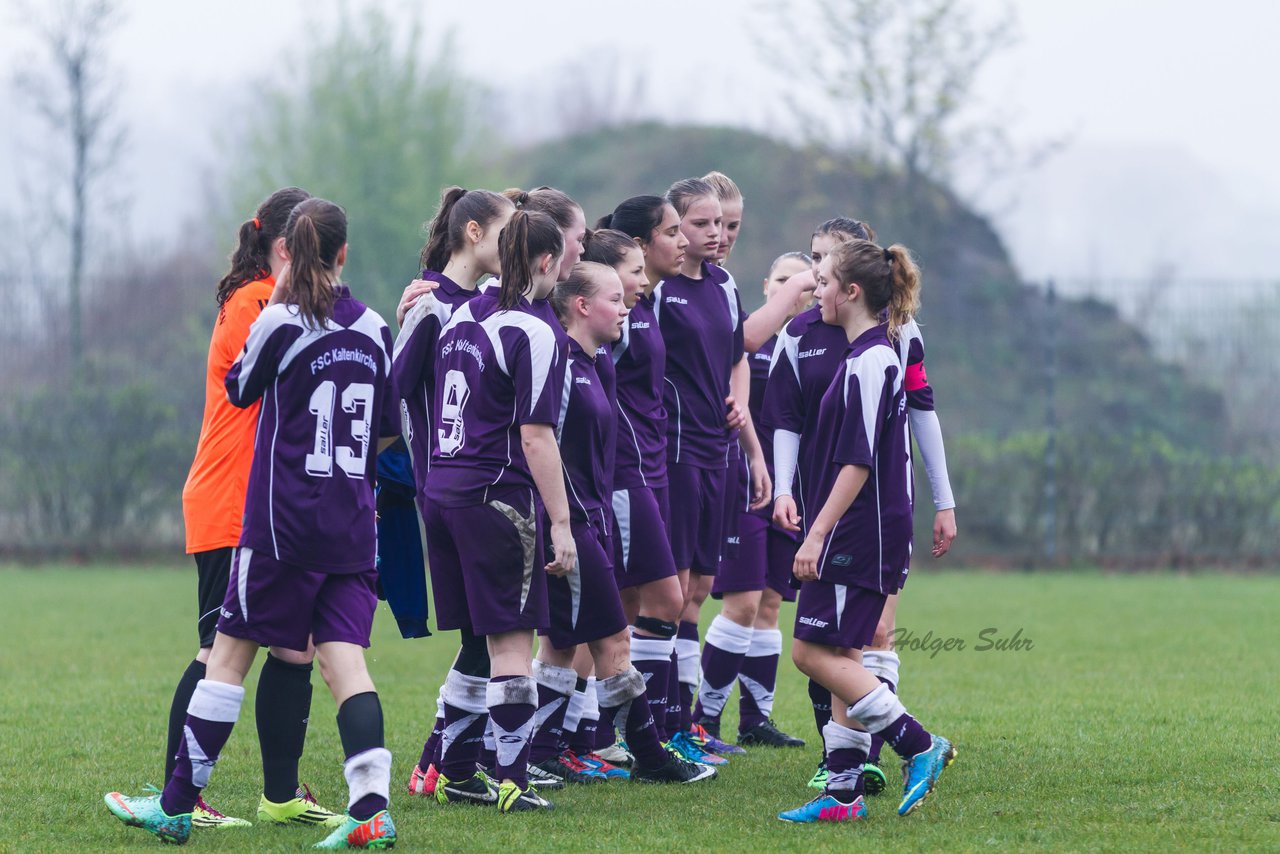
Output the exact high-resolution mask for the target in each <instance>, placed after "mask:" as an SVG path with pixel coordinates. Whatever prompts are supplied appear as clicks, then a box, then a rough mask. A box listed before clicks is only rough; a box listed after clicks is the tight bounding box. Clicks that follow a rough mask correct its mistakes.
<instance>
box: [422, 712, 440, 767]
mask: <svg viewBox="0 0 1280 854" xmlns="http://www.w3.org/2000/svg"><path fill="white" fill-rule="evenodd" d="M440 711H441V713H440V714H439V715H437V716H436V722H435V725H434V726H432V727H431V735H429V736H427V741H426V743H425V744H423V745H422V757H421V758H420V759H419V760H418V767H419V768H421V769H422V770H423V772H426V770H427V769H428V768H430V767H431V765H432V763H434V762H435V761H436V759H437V758H439V756H440V734H441V733H442V732H444V710H443V709H441V710H440ZM436 770H437V771H439V770H440V769H439V768H436Z"/></svg>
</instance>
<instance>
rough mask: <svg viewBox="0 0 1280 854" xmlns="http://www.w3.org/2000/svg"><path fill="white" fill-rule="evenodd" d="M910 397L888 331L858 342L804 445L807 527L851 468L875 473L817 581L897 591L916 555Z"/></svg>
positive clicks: (836, 534) (841, 525)
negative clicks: (910, 486)
mask: <svg viewBox="0 0 1280 854" xmlns="http://www.w3.org/2000/svg"><path fill="white" fill-rule="evenodd" d="M906 409H907V398H906V392H905V391H904V390H903V383H902V365H901V364H900V363H899V361H898V353H897V351H896V350H895V349H894V347H893V345H891V344H890V343H889V337H888V334H887V331H886V329H885V327H884V326H883V325H877V326H875V327H873V328H871V329H869V330H867V331H866V332H864V333H862V334H861V335H859V336H858V337H857V338H856V339H854V341H853V343H852V344H850V345H849V347H848V350H847V351H846V353H845V361H844V367H843V370H841V371H840V372H839V373H838V374H837V375H836V377H835V378H834V379H833V380H832V382H831V384H830V386H829V387H828V389H827V391H826V392H825V393H824V394H823V396H822V400H821V402H820V403H819V405H818V416H817V422H816V426H815V428H814V429H813V430H811V431H807V432H806V433H804V434H803V435H802V437H801V440H800V463H799V467H800V471H801V481H802V484H803V489H804V497H805V506H806V507H808V508H810V511H811V515H807V516H805V517H804V523H805V526H806V529H807V527H808V525H809V524H811V523H812V519H813V516H816V515H817V513H818V512H819V511H820V510H821V508H822V506H823V504H825V503H826V501H827V498H828V497H829V496H830V494H831V489H832V487H833V486H834V484H835V482H836V477H837V475H838V474H839V473H840V469H841V468H842V467H843V466H846V465H856V466H865V467H867V468H868V469H870V474H869V476H868V477H867V482H866V483H865V484H864V485H863V487H862V489H861V490H860V491H859V492H858V496H857V498H855V499H854V501H853V504H852V505H851V506H850V507H849V509H848V510H847V511H845V514H844V515H843V516H842V517H841V518H840V520H839V521H838V522H837V523H836V524H835V526H834V527H833V528H832V530H831V533H830V534H829V535H828V536H827V539H826V542H825V543H824V544H823V549H822V556H821V558H820V559H819V562H818V577H819V579H820V580H822V581H825V582H828V583H831V584H846V585H853V586H858V587H865V588H868V589H871V590H875V591H878V592H879V593H883V594H890V593H895V592H897V590H898V588H899V585H900V581H901V578H902V571H903V569H904V568H905V567H906V565H907V560H908V558H909V556H910V550H911V500H910V497H909V493H908V486H907V467H906V460H907V449H906V438H907V433H906V429H905V426H904V422H905V420H906Z"/></svg>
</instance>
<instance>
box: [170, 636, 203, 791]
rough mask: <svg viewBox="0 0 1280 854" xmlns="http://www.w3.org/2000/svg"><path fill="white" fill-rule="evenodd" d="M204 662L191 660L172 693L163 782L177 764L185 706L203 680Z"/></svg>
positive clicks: (185, 718)
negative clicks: (197, 684)
mask: <svg viewBox="0 0 1280 854" xmlns="http://www.w3.org/2000/svg"><path fill="white" fill-rule="evenodd" d="M204 670H205V668H204V662H203V661H196V660H192V662H191V663H190V664H188V665H187V669H186V671H185V672H184V673H183V674H182V678H181V679H179V680H178V687H177V688H175V689H174V691H173V705H171V706H170V707H169V737H168V739H167V741H166V742H165V755H164V782H166V783H167V782H169V778H170V777H172V776H173V769H174V767H175V766H176V765H177V764H178V745H179V744H181V743H182V728H183V727H184V726H185V725H186V723H187V706H189V705H191V695H192V694H194V693H195V692H196V683H198V682H199V681H200V680H201V679H203V678H204Z"/></svg>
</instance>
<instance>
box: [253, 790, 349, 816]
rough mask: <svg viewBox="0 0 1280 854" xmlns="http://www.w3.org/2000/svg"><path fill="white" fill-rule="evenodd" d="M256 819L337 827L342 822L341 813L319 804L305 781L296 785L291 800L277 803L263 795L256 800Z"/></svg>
mask: <svg viewBox="0 0 1280 854" xmlns="http://www.w3.org/2000/svg"><path fill="white" fill-rule="evenodd" d="M258 821H265V822H270V823H272V824H320V825H324V826H325V827H337V826H338V825H340V824H342V821H343V816H342V814H341V813H336V812H332V811H331V810H327V809H325V808H324V807H322V806H320V804H318V803H317V802H316V799H315V796H313V795H312V794H311V789H310V788H308V787H307V784H306V783H300V784H299V785H298V792H297V795H296V797H294V798H293V800H290V801H285V802H284V803H281V804H277V803H273V802H271V801H269V800H267V796H266V795H263V796H262V799H261V800H259V801H258Z"/></svg>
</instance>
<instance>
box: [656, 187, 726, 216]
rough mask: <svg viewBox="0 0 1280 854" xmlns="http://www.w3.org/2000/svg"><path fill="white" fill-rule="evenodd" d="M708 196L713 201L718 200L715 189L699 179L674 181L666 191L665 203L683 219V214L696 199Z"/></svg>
mask: <svg viewBox="0 0 1280 854" xmlns="http://www.w3.org/2000/svg"><path fill="white" fill-rule="evenodd" d="M706 196H710V197H711V198H713V199H717V200H718V199H719V198H720V197H719V195H717V194H716V188H715V187H713V186H711V185H710V184H708V183H707V182H706V181H704V180H702V179H701V178H684V179H682V180H680V181H676V182H675V183H674V184H672V185H671V187H670V188H669V189H668V190H667V197H666V198H667V201H668V202H670V203H671V206H672V207H673V208H675V209H676V213H678V214H680V218H681V219H684V215H685V212H686V211H687V210H689V206H690V205H692V204H693V203H694V202H695V201H697V200H698V199H701V198H704V197H706Z"/></svg>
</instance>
